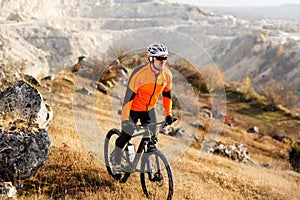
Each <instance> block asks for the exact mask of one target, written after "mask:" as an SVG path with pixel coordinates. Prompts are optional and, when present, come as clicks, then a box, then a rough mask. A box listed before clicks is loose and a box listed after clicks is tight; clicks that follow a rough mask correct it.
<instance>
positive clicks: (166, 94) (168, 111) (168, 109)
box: [162, 70, 172, 116]
mask: <svg viewBox="0 0 300 200" xmlns="http://www.w3.org/2000/svg"><path fill="white" fill-rule="evenodd" d="M167 74H168V77H169V78H168V82H167V85H166V87H165V89H164V90H163V92H162V100H163V106H164V110H165V115H166V116H168V115H172V95H171V88H172V74H171V72H170V71H169V70H168V73H167Z"/></svg>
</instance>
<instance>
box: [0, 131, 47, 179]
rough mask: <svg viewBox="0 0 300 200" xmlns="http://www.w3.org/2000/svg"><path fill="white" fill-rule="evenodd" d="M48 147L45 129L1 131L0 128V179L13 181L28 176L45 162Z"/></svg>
mask: <svg viewBox="0 0 300 200" xmlns="http://www.w3.org/2000/svg"><path fill="white" fill-rule="evenodd" d="M49 147H50V139H49V137H48V132H47V131H46V130H41V131H39V132H37V133H33V134H32V133H26V130H14V131H7V132H3V131H2V129H0V179H2V180H5V181H14V180H15V179H26V178H29V177H30V176H31V175H32V174H33V173H34V172H36V171H37V170H38V169H39V168H40V167H41V166H43V164H44V163H45V161H46V159H47V156H48V149H49Z"/></svg>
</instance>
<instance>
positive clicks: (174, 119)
mask: <svg viewBox="0 0 300 200" xmlns="http://www.w3.org/2000/svg"><path fill="white" fill-rule="evenodd" d="M176 120H177V118H175V117H173V116H171V115H168V116H166V118H165V121H166V124H167V125H171V124H173V122H175V121H176Z"/></svg>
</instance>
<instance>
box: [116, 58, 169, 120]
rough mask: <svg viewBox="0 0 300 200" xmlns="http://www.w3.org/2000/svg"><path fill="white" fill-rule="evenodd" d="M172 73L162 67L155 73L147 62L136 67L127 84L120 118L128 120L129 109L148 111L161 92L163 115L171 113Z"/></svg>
mask: <svg viewBox="0 0 300 200" xmlns="http://www.w3.org/2000/svg"><path fill="white" fill-rule="evenodd" d="M171 87H172V74H171V72H170V70H169V69H167V68H166V67H164V68H163V69H162V71H161V72H160V73H159V74H158V75H156V74H155V73H154V72H153V71H152V69H151V67H150V64H149V63H148V64H147V65H141V66H138V67H136V68H135V69H134V70H133V72H132V74H131V76H130V78H129V81H128V84H127V90H126V93H125V98H124V103H123V109H122V115H121V120H122V121H124V120H129V113H130V110H133V111H149V110H150V109H152V108H153V107H154V106H155V104H156V102H157V99H158V97H159V95H160V94H162V100H163V106H164V110H165V115H166V116H167V115H171V108H172V100H171Z"/></svg>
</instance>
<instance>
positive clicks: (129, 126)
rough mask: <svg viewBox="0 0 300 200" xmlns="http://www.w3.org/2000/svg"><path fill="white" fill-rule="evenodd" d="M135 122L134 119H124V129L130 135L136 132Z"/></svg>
mask: <svg viewBox="0 0 300 200" xmlns="http://www.w3.org/2000/svg"><path fill="white" fill-rule="evenodd" d="M134 127H135V124H134V123H133V122H132V121H129V120H124V121H122V131H123V132H125V133H127V134H128V135H132V134H133V132H134Z"/></svg>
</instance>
